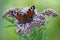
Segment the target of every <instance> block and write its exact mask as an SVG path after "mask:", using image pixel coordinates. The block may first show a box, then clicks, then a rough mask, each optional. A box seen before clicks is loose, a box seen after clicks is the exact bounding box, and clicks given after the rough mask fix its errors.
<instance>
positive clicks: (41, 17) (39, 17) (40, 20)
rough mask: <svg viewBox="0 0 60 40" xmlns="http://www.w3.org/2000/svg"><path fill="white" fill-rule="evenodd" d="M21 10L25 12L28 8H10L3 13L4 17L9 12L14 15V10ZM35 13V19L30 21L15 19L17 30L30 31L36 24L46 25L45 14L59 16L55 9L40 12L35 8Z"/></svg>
mask: <svg viewBox="0 0 60 40" xmlns="http://www.w3.org/2000/svg"><path fill="white" fill-rule="evenodd" d="M21 10H22V11H23V12H26V10H27V9H26V8H25V10H23V9H19V8H13V9H9V10H7V11H6V12H4V13H3V14H2V17H5V16H6V15H7V14H9V15H12V11H14V12H16V11H17V12H20V11H21ZM35 14H36V15H35V16H34V17H33V20H32V21H31V22H30V23H25V24H23V23H22V24H21V23H20V24H19V21H18V20H17V19H14V23H15V24H16V25H17V28H16V32H22V33H28V32H29V31H30V30H31V28H32V27H33V26H34V25H40V26H42V25H44V24H45V21H46V20H45V19H46V18H45V15H47V16H49V15H52V16H53V17H55V16H58V14H57V13H56V11H54V10H53V9H46V10H44V11H42V12H40V13H38V12H37V11H36V10H35Z"/></svg>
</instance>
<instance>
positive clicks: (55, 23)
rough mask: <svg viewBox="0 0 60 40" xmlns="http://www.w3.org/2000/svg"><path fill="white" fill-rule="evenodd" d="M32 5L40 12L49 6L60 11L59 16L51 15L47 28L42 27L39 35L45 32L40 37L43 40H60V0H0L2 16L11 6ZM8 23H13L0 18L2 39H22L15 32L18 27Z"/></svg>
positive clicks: (0, 37)
mask: <svg viewBox="0 0 60 40" xmlns="http://www.w3.org/2000/svg"><path fill="white" fill-rule="evenodd" d="M32 5H35V6H36V9H37V10H38V12H41V11H43V10H45V9H49V8H51V9H54V10H55V11H57V12H58V14H59V16H58V17H50V18H51V19H50V22H49V24H47V25H46V30H43V29H42V30H41V31H40V35H39V37H40V36H41V35H42V32H43V33H44V34H43V37H40V39H41V40H60V0H0V16H1V14H2V13H3V12H4V11H5V10H7V9H9V8H13V7H20V8H23V7H27V6H32ZM7 25H12V23H10V22H9V21H7V20H5V19H2V18H0V40H21V38H20V37H19V36H18V35H17V34H16V33H15V29H16V27H15V26H14V27H13V26H10V27H9V26H7ZM40 39H37V40H40Z"/></svg>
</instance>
